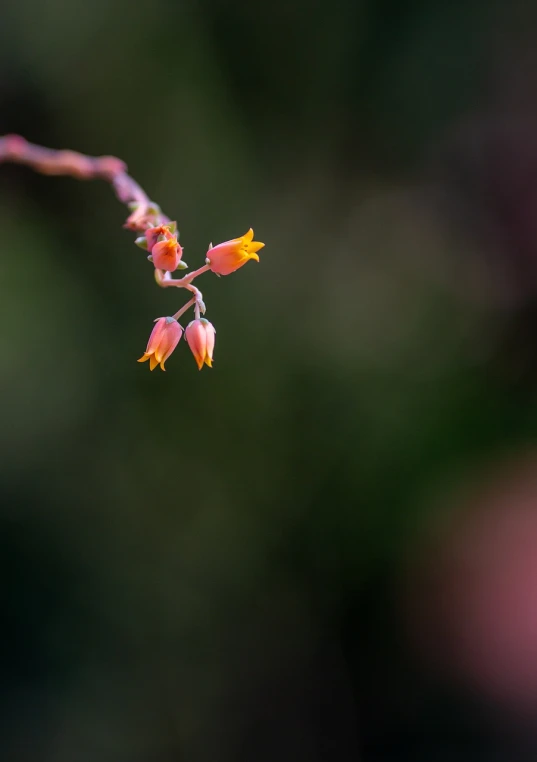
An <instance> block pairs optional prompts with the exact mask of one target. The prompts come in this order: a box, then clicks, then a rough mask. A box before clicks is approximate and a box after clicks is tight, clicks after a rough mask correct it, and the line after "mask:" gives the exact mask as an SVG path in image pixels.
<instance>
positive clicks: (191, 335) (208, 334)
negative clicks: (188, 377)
mask: <svg viewBox="0 0 537 762" xmlns="http://www.w3.org/2000/svg"><path fill="white" fill-rule="evenodd" d="M215 337H216V331H215V330H214V326H213V325H212V323H209V321H208V320H205V318H201V319H200V320H193V321H192V322H191V323H189V324H188V325H187V327H186V331H185V339H186V340H187V342H188V346H189V347H190V351H191V352H192V354H193V355H194V359H195V360H196V363H197V365H198V370H201V369H202V368H203V365H204V364H205V365H208V366H209V368H212V367H213V365H212V363H213V351H214V341H215Z"/></svg>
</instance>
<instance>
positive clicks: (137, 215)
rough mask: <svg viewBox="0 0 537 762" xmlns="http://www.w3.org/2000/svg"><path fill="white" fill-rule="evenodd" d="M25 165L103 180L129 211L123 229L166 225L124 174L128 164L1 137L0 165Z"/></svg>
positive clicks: (46, 172)
mask: <svg viewBox="0 0 537 762" xmlns="http://www.w3.org/2000/svg"><path fill="white" fill-rule="evenodd" d="M2 162H11V163H13V164H25V165H26V166H28V167H31V168H32V169H35V170H36V172H40V173H41V174H42V175H69V176H70V177H74V178H76V179H77V180H105V181H106V182H108V183H110V184H111V185H112V188H113V189H114V191H115V194H116V196H117V197H118V199H119V200H120V201H121V202H122V203H124V204H128V205H129V206H130V207H131V208H132V212H131V214H130V215H129V217H128V219H127V221H126V223H125V227H126V228H129V229H130V230H137V231H140V232H142V233H143V232H144V231H145V230H147V228H149V227H153V226H155V225H162V224H165V223H166V222H169V219H168V217H166V216H165V215H163V214H162V212H161V211H160V208H159V207H158V205H157V204H154V203H153V202H152V201H151V199H150V198H149V196H148V195H147V193H146V192H145V191H144V190H143V188H141V186H140V185H138V183H137V182H136V180H134V179H133V178H132V177H131V176H130V175H129V174H128V173H127V165H126V164H125V162H124V161H122V160H121V159H118V158H117V157H115V156H86V155H85V154H82V153H78V152H77V151H65V150H60V151H56V150H54V149H53V148H44V147H43V146H38V145H35V144H34V143H29V142H28V141H27V140H26V139H25V138H23V137H21V136H20V135H5V136H4V137H1V138H0V163H2Z"/></svg>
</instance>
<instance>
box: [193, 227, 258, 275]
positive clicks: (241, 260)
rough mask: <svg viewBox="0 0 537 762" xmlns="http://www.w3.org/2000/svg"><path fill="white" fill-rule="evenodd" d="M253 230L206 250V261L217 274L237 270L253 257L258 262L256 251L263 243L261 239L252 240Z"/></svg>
mask: <svg viewBox="0 0 537 762" xmlns="http://www.w3.org/2000/svg"><path fill="white" fill-rule="evenodd" d="M253 238H254V231H253V230H252V228H250V230H249V231H248V232H247V233H245V234H244V235H243V236H241V237H240V238H233V239H232V240H231V241H224V243H219V244H218V246H213V247H212V248H211V249H209V251H208V252H207V258H206V260H205V261H206V262H207V264H208V265H209V267H210V268H211V270H212V271H213V273H217V274H218V275H229V274H230V273H233V272H235V270H238V269H239V267H242V266H243V265H245V264H246V262H248V260H249V259H255V261H256V262H259V257H258V255H257V252H258V251H259V249H262V248H263V246H264V245H265V244H264V243H261V241H254V240H253Z"/></svg>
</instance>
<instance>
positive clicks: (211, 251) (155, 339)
mask: <svg viewBox="0 0 537 762" xmlns="http://www.w3.org/2000/svg"><path fill="white" fill-rule="evenodd" d="M131 212H132V214H131V216H130V217H129V219H128V220H127V223H126V225H125V227H128V228H130V229H131V230H137V231H139V232H141V233H142V235H140V236H139V237H138V238H137V239H136V241H135V243H136V245H137V246H139V247H140V248H141V249H144V250H145V251H147V252H148V256H147V258H148V260H149V261H150V262H151V263H152V264H153V266H154V268H155V280H156V282H157V283H158V285H159V286H162V287H163V288H167V287H170V286H171V287H176V288H186V289H187V290H189V291H190V292H191V293H192V294H193V296H192V298H191V299H190V301H189V302H187V303H186V304H185V305H184V306H183V307H182V308H181V309H180V310H178V312H176V313H175V315H171V316H167V317H161V318H157V319H156V321H155V323H156V325H155V327H154V328H153V331H152V332H151V336H150V337H149V341H148V343H147V347H146V350H145V352H144V354H143V355H142V357H140V359H139V360H138V362H146V361H149V368H150V370H154V369H155V368H156V367H157V365H158V366H160V368H161V369H162V370H165V367H164V363H165V361H166V360H167V359H168V357H169V356H170V355H171V353H172V352H173V351H174V349H175V348H176V347H177V345H178V344H179V341H180V340H181V337H182V335H183V333H184V336H185V340H186V342H187V344H188V346H189V347H190V351H191V352H192V354H193V355H194V359H195V361H196V364H197V366H198V369H199V370H201V369H202V368H203V366H204V365H207V366H208V367H209V368H212V363H213V352H214V344H215V338H216V331H215V329H214V326H213V325H212V323H210V322H209V321H208V320H206V319H205V318H204V317H203V318H202V317H201V315H202V314H205V303H204V301H203V296H202V294H201V291H199V289H198V288H196V287H195V286H193V285H192V282H193V281H194V279H195V278H197V277H198V276H199V275H202V274H203V273H205V272H209V271H211V272H213V273H215V274H216V275H229V274H230V273H233V272H235V270H238V269H239V268H240V267H242V266H243V265H244V264H246V262H248V261H249V260H250V259H253V260H255V261H256V262H259V256H258V254H257V252H258V251H259V250H260V249H262V248H263V246H264V245H265V244H263V243H261V242H259V241H254V240H253V239H254V231H253V230H252V229H251V228H250V230H249V231H248V232H247V233H245V234H244V235H243V236H240V237H239V238H233V239H231V240H230V241H224V242H223V243H219V244H218V245H217V246H213V245H212V244H210V245H209V248H208V249H207V253H206V255H205V264H204V265H203V266H202V267H200V268H199V269H198V270H194V271H193V272H191V273H189V274H188V275H185V276H183V278H180V279H174V278H172V276H171V273H174V272H176V271H178V270H185V269H186V268H187V267H188V265H187V264H186V262H184V261H183V247H182V246H181V244H180V243H179V231H178V229H177V223H176V222H173V221H170V220H168V218H167V217H165V216H164V215H163V214H162V212H161V210H160V208H159V207H158V206H157V205H155V204H151V205H145V208H144V209H143V210H141V209H140V208H139V205H137V204H133V205H131ZM190 307H193V308H194V320H192V321H191V322H190V323H189V324H188V326H187V328H186V331H183V327H182V326H181V325H180V324H179V322H178V321H179V318H180V317H181V315H183V314H184V313H185V312H186V311H187V310H188V309H189V308H190Z"/></svg>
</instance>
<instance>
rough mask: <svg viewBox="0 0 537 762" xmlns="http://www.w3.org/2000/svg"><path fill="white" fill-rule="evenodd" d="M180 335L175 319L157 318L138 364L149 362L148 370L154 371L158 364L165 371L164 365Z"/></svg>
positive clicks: (180, 331) (180, 330) (181, 332)
mask: <svg viewBox="0 0 537 762" xmlns="http://www.w3.org/2000/svg"><path fill="white" fill-rule="evenodd" d="M182 335H183V329H182V327H181V326H180V325H179V323H178V322H177V320H175V318H172V317H161V318H157V319H156V320H155V327H154V328H153V330H152V332H151V336H150V337H149V341H148V342H147V348H146V350H145V352H144V354H143V355H142V357H140V359H139V360H138V362H145V361H146V360H149V369H150V370H155V368H156V367H157V365H159V364H160V367H161V369H162V370H166V368H165V367H164V363H165V362H166V360H167V359H168V357H169V356H170V355H171V353H172V352H173V350H174V349H175V347H176V346H177V345H178V344H179V341H180V340H181V336H182Z"/></svg>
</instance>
